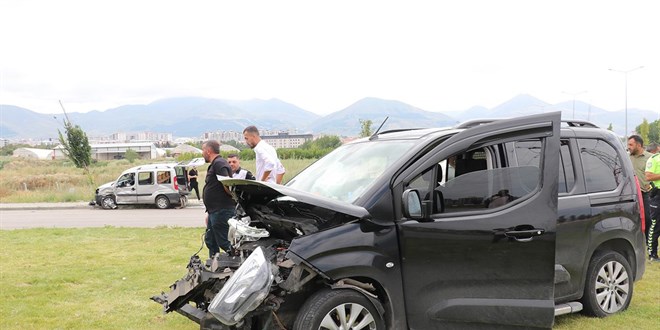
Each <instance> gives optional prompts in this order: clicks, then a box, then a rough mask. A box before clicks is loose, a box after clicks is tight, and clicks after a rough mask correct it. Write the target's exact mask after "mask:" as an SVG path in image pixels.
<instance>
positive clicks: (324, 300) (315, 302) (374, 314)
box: [293, 289, 385, 330]
mask: <svg viewBox="0 0 660 330" xmlns="http://www.w3.org/2000/svg"><path fill="white" fill-rule="evenodd" d="M293 329H294V330H309V329H318V330H322V329H345V330H349V329H365V330H376V329H385V322H384V321H383V319H382V317H381V316H380V314H379V313H378V311H377V310H376V308H375V307H374V305H373V304H372V303H371V301H369V299H367V297H365V296H364V295H362V294H361V293H359V292H357V291H353V290H328V289H325V290H322V291H319V292H317V293H315V294H314V295H313V296H311V297H310V298H309V299H308V300H307V301H306V302H305V305H304V307H303V308H302V309H301V310H300V311H299V312H298V316H297V317H296V321H295V322H294V324H293Z"/></svg>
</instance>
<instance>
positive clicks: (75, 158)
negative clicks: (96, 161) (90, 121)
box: [57, 101, 92, 174]
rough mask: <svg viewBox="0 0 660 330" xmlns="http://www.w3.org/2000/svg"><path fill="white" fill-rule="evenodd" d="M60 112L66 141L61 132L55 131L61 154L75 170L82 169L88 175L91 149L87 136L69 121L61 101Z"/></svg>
mask: <svg viewBox="0 0 660 330" xmlns="http://www.w3.org/2000/svg"><path fill="white" fill-rule="evenodd" d="M60 105H61V106H62V111H64V117H65V119H64V131H65V133H66V139H65V138H64V135H63V134H62V132H61V131H60V130H59V129H57V134H58V136H59V140H60V143H61V144H62V152H63V153H64V155H65V156H67V157H68V158H69V159H70V160H71V161H72V162H73V164H74V165H76V167H77V168H82V169H83V170H85V173H87V174H89V164H91V163H92V147H91V146H90V145H89V140H88V139H87V134H85V131H83V130H82V128H80V126H78V125H73V124H72V123H71V121H70V120H69V116H67V114H66V110H64V106H63V105H62V101H60Z"/></svg>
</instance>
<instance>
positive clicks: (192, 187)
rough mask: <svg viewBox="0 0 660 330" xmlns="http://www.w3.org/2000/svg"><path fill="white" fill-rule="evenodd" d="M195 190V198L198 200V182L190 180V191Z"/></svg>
mask: <svg viewBox="0 0 660 330" xmlns="http://www.w3.org/2000/svg"><path fill="white" fill-rule="evenodd" d="M193 190H195V195H197V200H199V184H198V183H197V181H190V191H193Z"/></svg>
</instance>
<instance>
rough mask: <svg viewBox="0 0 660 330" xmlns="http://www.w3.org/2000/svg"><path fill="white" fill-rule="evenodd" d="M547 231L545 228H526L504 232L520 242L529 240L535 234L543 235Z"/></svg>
mask: <svg viewBox="0 0 660 330" xmlns="http://www.w3.org/2000/svg"><path fill="white" fill-rule="evenodd" d="M543 233H545V229H538V228H532V229H524V230H509V231H507V232H505V233H504V236H506V237H508V238H513V239H515V240H516V241H518V242H529V241H531V240H532V238H534V236H541V235H543Z"/></svg>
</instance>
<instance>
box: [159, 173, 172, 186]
mask: <svg viewBox="0 0 660 330" xmlns="http://www.w3.org/2000/svg"><path fill="white" fill-rule="evenodd" d="M156 177H157V178H158V184H166V183H172V177H171V176H170V171H158V172H156Z"/></svg>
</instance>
